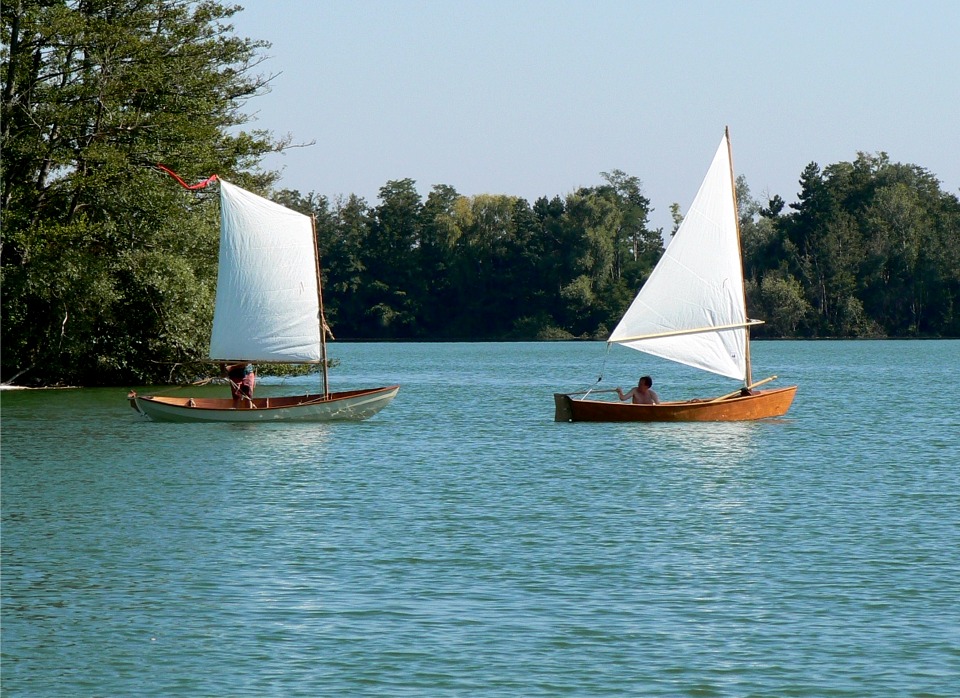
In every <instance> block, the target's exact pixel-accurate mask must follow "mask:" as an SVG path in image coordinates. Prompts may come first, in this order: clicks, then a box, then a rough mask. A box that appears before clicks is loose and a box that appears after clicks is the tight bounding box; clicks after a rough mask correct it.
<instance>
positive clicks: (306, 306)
mask: <svg viewBox="0 0 960 698" xmlns="http://www.w3.org/2000/svg"><path fill="white" fill-rule="evenodd" d="M161 169H164V170H165V171H167V172H170V171H169V170H166V168H161ZM170 174H172V175H173V176H174V177H176V175H175V174H173V173H172V172H170ZM176 178H177V180H178V181H179V182H180V183H181V184H182V185H183V186H185V187H187V188H188V189H195V188H198V187H199V186H206V185H207V184H209V183H211V182H212V181H215V180H219V182H220V218H221V221H220V260H219V267H218V273H217V293H216V301H215V305H214V319H213V331H212V333H211V337H210V356H209V358H210V360H211V361H212V362H217V363H224V364H238V363H255V364H265V363H274V364H319V366H320V368H321V375H322V391H321V392H318V393H306V394H303V395H290V396H280V397H275V396H271V397H254V398H248V397H244V398H242V399H238V400H233V399H231V398H212V397H171V396H140V395H137V394H136V392H131V393H130V394H129V395H128V399H129V401H130V404H131V406H132V407H133V408H134V409H135V410H137V411H138V412H139V413H140V414H142V415H143V416H145V417H149V418H150V419H152V420H156V421H166V422H273V421H284V422H327V421H334V420H361V419H366V418H367V417H371V416H373V415H374V414H376V413H377V412H379V411H380V410H382V409H383V408H384V407H386V406H387V404H388V403H389V402H390V401H391V400H393V398H394V397H396V395H397V392H398V391H399V389H400V386H398V385H391V386H386V387H380V388H369V389H364V390H350V391H345V392H330V390H329V386H328V383H329V381H328V373H327V366H328V363H327V341H326V340H327V333H328V332H329V330H328V328H327V324H326V322H325V319H324V314H323V293H322V288H321V283H320V260H319V253H318V251H317V236H316V226H315V223H314V219H313V218H311V217H310V216H305V215H303V214H302V213H298V212H297V211H293V210H291V209H289V208H287V207H285V206H281V205H280V204H277V203H274V202H272V201H269V200H267V199H265V198H263V197H261V196H257V195H256V194H254V193H252V192H249V191H246V190H244V189H241V188H240V187H238V186H236V185H233V184H230V183H229V182H226V181H224V180H223V179H222V178H219V177H217V176H216V175H214V176H213V177H210V178H209V179H208V180H205V181H204V182H203V183H201V184H200V185H190V186H188V185H186V184H185V183H184V182H183V180H181V179H180V178H179V177H176Z"/></svg>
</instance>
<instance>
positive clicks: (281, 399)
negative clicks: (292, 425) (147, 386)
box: [131, 385, 400, 412]
mask: <svg viewBox="0 0 960 698" xmlns="http://www.w3.org/2000/svg"><path fill="white" fill-rule="evenodd" d="M399 388H400V386H399V385H389V386H384V387H380V388H361V389H357V390H344V391H340V392H333V393H328V394H327V395H324V394H323V393H304V394H302V395H276V396H269V397H258V398H253V399H252V403H253V406H252V407H251V406H249V405H247V404H246V402H247V401H246V400H244V401H242V402H241V401H239V400H234V399H232V398H216V397H174V396H168V395H132V396H131V399H132V400H143V401H147V402H152V403H154V404H157V405H165V406H167V407H173V408H182V409H186V410H191V411H193V410H199V411H236V412H249V411H252V410H257V411H266V410H270V411H272V410H285V409H290V408H292V407H307V406H310V405H322V404H325V403H330V402H337V401H338V400H345V399H349V398H355V397H363V396H366V395H371V396H373V395H377V394H380V393H388V392H391V391H394V390H399Z"/></svg>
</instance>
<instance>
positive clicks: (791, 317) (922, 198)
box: [741, 153, 960, 337]
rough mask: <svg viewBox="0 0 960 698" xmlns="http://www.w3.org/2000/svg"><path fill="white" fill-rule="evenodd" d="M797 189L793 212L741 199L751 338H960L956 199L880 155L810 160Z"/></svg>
mask: <svg viewBox="0 0 960 698" xmlns="http://www.w3.org/2000/svg"><path fill="white" fill-rule="evenodd" d="M800 187H801V190H800V194H799V201H798V202H797V203H794V204H791V205H790V209H792V212H789V213H785V212H784V208H785V207H784V202H783V200H782V199H781V198H780V197H779V196H775V197H774V198H773V200H772V201H770V202H769V204H768V206H766V207H762V208H761V207H760V206H759V205H757V204H756V203H755V202H752V201H750V200H749V197H748V198H747V201H748V204H747V206H746V207H744V206H743V205H741V215H742V218H741V220H742V225H741V228H742V239H743V248H744V265H745V271H746V275H747V292H748V302H747V305H748V307H749V309H750V310H751V311H752V312H753V313H754V314H756V315H757V316H759V317H761V318H766V319H767V321H768V324H767V325H765V326H761V327H760V328H759V330H758V332H757V334H758V335H759V336H764V335H768V336H771V335H772V336H786V337H792V336H801V337H941V336H945V337H960V201H958V199H957V196H956V195H954V194H949V193H945V192H943V191H941V189H940V184H939V182H938V181H937V180H936V178H935V177H934V176H933V175H931V174H930V173H929V172H927V171H925V170H924V169H923V168H921V167H917V166H916V165H902V164H894V163H891V162H890V161H889V159H888V157H887V156H886V154H884V153H880V154H878V155H867V154H864V153H860V154H859V155H858V157H857V159H856V160H855V161H854V162H840V163H837V164H834V165H830V166H829V167H826V168H825V169H824V170H823V171H821V170H820V168H819V167H818V166H817V165H816V164H815V163H811V164H810V165H808V166H807V167H806V169H805V170H804V171H803V174H802V176H801V178H800ZM753 214H757V215H756V216H755V215H753Z"/></svg>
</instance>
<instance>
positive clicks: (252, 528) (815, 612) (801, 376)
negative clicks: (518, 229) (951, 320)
mask: <svg viewBox="0 0 960 698" xmlns="http://www.w3.org/2000/svg"><path fill="white" fill-rule="evenodd" d="M333 350H334V356H336V357H337V358H339V359H340V360H341V362H340V365H339V366H338V367H337V368H336V369H335V370H334V372H333V374H332V381H333V382H334V387H335V388H336V389H349V388H354V387H372V386H377V385H386V384H391V383H395V382H399V383H400V384H401V385H402V388H401V391H400V394H399V396H398V397H397V399H396V400H395V401H394V403H393V404H391V405H390V406H389V407H388V408H387V409H386V410H384V411H383V412H382V413H380V414H379V415H377V416H376V417H375V418H373V419H372V420H370V421H368V422H364V423H361V424H333V425H276V424H265V425H179V424H157V423H151V422H147V421H144V420H142V419H141V418H140V417H138V415H137V414H135V413H134V412H133V411H132V410H131V409H130V408H129V406H128V405H127V404H126V402H125V400H124V396H125V393H126V390H124V389H117V390H66V391H62V390H61V391H16V392H13V391H8V392H4V393H3V395H2V403H0V409H2V413H0V414H2V523H3V528H2V563H3V567H2V578H0V581H2V633H3V634H2V648H0V649H2V676H0V680H2V684H0V685H2V691H3V694H4V695H5V696H6V695H9V696H173V695H183V696H238V695H250V696H558V695H562V696H625V695H631V696H748V695H756V696H956V695H958V693H960V407H958V405H960V342H949V341H944V342H783V343H774V342H757V343H755V344H754V346H753V357H754V366H755V368H754V372H755V377H756V378H758V379H759V378H762V377H765V375H767V374H768V373H778V374H779V375H780V376H781V380H779V381H777V382H776V383H774V385H786V384H791V383H798V384H799V385H800V390H799V392H798V395H797V399H796V401H795V403H794V405H793V408H792V409H791V411H790V413H789V414H788V416H787V418H785V419H781V420H776V421H770V422H763V423H745V424H701V425H689V424H688V425H682V424H660V425H658V424H646V425H641V424H636V425H629V424H627V425H623V424H621V425H605V424H563V423H561V424H557V423H554V422H553V398H552V393H553V392H555V391H558V390H575V389H579V388H583V387H586V386H588V385H589V384H590V383H592V382H593V381H594V380H595V379H596V376H597V373H598V372H599V371H600V369H601V368H603V370H604V375H605V381H604V384H603V385H604V386H605V387H611V386H614V385H623V386H629V385H633V384H635V383H636V378H637V376H639V375H641V374H642V373H651V374H653V375H654V378H655V389H656V390H657V391H658V392H659V394H660V396H661V397H662V398H663V399H677V398H687V397H694V396H698V395H699V396H705V395H710V394H719V393H722V392H727V391H728V390H730V389H732V388H731V387H730V386H729V385H728V384H726V383H724V382H723V381H722V379H716V380H714V379H713V378H711V377H708V376H700V375H695V374H693V373H692V372H687V371H686V370H685V369H683V368H681V367H675V366H673V365H670V364H667V363H665V362H660V361H657V360H654V359H651V358H649V357H645V356H643V355H640V354H636V353H634V352H631V351H629V350H626V349H621V348H614V349H613V350H611V352H610V354H609V355H608V356H607V359H606V364H605V365H604V363H603V362H604V355H605V354H604V352H605V349H604V346H603V345H602V344H597V343H531V344H335V345H334V346H333ZM764 371H766V373H764ZM308 386H309V387H312V384H311V379H308V378H298V379H296V381H293V382H287V383H286V384H284V385H264V386H261V387H260V388H259V389H258V394H268V393H269V392H270V391H275V392H283V391H293V392H296V391H302V390H304V389H306V388H307V387H308ZM734 387H735V386H734ZM224 390H225V388H213V389H212V393H211V394H219V393H220V392H222V391H224Z"/></svg>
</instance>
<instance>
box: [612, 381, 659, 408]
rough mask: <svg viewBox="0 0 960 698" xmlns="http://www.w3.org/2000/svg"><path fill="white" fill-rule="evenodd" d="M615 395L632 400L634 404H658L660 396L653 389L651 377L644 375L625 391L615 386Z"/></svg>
mask: <svg viewBox="0 0 960 698" xmlns="http://www.w3.org/2000/svg"><path fill="white" fill-rule="evenodd" d="M617 395H619V396H620V399H621V400H632V401H633V404H634V405H659V404H660V396H659V395H657V394H656V393H655V392H654V391H653V378H651V377H650V376H644V377H643V378H641V379H640V381H639V382H638V383H637V387H636V388H633V389H632V390H631V391H630V392H628V393H625V392H623V390H621V389H620V388H617Z"/></svg>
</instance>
